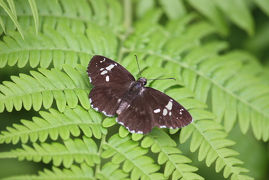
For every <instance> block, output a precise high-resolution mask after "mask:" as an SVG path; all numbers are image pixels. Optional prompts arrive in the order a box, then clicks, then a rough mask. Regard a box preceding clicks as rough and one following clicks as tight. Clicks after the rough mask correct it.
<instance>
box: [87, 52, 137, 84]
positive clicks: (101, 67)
mask: <svg viewBox="0 0 269 180" xmlns="http://www.w3.org/2000/svg"><path fill="white" fill-rule="evenodd" d="M87 71H88V76H89V79H90V82H91V83H92V84H93V85H94V86H107V87H110V86H111V85H112V84H116V85H119V84H121V85H124V87H126V86H129V85H130V83H131V82H133V81H135V78H134V77H133V76H132V74H131V73H129V72H128V71H127V70H126V69H125V68H124V67H122V66H121V65H120V64H118V63H117V62H115V61H113V60H111V59H108V58H106V57H104V56H98V55H96V56H93V58H92V59H91V61H90V63H89V66H88V70H87Z"/></svg>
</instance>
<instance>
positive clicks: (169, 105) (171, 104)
mask: <svg viewBox="0 0 269 180" xmlns="http://www.w3.org/2000/svg"><path fill="white" fill-rule="evenodd" d="M172 106H173V103H172V101H169V102H168V104H167V105H166V106H165V107H166V108H167V109H168V110H171V109H172Z"/></svg>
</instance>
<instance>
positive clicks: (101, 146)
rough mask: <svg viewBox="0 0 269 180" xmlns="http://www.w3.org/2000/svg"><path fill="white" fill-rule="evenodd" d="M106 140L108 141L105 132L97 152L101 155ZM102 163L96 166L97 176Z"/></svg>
mask: <svg viewBox="0 0 269 180" xmlns="http://www.w3.org/2000/svg"><path fill="white" fill-rule="evenodd" d="M105 141H106V135H105V134H102V139H101V142H100V145H99V150H98V152H97V154H98V156H99V157H101V154H102V152H103V144H104V143H105ZM101 163H102V162H101ZM101 163H100V164H97V165H96V167H95V177H96V175H97V174H98V173H99V172H100V169H101Z"/></svg>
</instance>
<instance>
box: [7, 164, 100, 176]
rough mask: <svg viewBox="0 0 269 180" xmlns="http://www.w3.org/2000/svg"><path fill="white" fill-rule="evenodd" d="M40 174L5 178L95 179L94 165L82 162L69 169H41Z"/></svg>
mask: <svg viewBox="0 0 269 180" xmlns="http://www.w3.org/2000/svg"><path fill="white" fill-rule="evenodd" d="M38 174H39V175H23V176H10V177H8V178H4V179H5V180H12V179H13V180H24V179H29V180H38V179H39V180H40V179H51V180H54V179H55V180H56V179H80V180H83V179H85V180H89V179H90V180H91V179H95V177H94V173H93V169H92V167H90V166H88V165H86V164H84V163H82V164H81V165H80V166H75V165H72V166H71V167H70V168H69V169H62V168H58V167H55V166H53V167H52V170H49V169H45V170H44V171H39V172H38Z"/></svg>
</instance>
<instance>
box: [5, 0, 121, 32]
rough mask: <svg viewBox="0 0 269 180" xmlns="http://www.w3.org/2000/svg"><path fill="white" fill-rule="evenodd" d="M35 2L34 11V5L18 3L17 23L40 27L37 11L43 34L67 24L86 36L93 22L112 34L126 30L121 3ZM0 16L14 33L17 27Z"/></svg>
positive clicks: (79, 1) (20, 1) (36, 0)
mask: <svg viewBox="0 0 269 180" xmlns="http://www.w3.org/2000/svg"><path fill="white" fill-rule="evenodd" d="M35 2H36V7H37V8H34V9H33V8H32V5H30V6H29V5H26V3H25V1H24V0H16V1H15V5H16V6H17V7H20V8H18V9H17V11H16V13H17V19H18V24H23V25H24V26H25V27H29V26H33V27H34V26H35V25H36V24H37V16H36V15H35V14H36V12H38V17H39V22H40V28H41V31H43V30H45V29H46V28H53V29H54V28H55V27H56V26H58V25H63V24H64V25H67V26H68V29H71V30H72V31H73V32H76V33H84V31H85V29H87V28H89V27H91V26H92V23H94V25H98V26H103V27H106V28H107V29H111V30H112V31H113V32H119V31H122V29H123V28H122V25H121V23H122V19H123V17H122V16H123V10H122V6H121V5H120V3H119V2H118V1H105V0H100V1H97V2H95V1H88V0H77V1H75V2H73V1H65V0H59V1H55V0H54V1H51V0H35ZM71 7H72V8H71ZM32 15H33V16H34V21H33V17H32ZM0 16H1V17H2V18H3V21H4V22H5V24H9V26H7V28H8V30H14V25H13V24H12V23H10V19H9V18H8V17H7V15H6V14H4V13H1V14H0ZM36 27H37V26H36Z"/></svg>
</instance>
